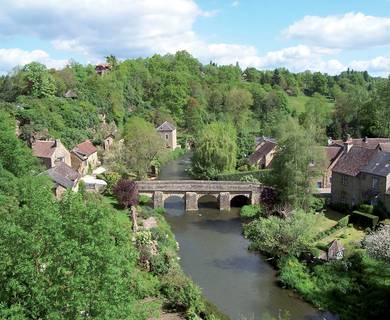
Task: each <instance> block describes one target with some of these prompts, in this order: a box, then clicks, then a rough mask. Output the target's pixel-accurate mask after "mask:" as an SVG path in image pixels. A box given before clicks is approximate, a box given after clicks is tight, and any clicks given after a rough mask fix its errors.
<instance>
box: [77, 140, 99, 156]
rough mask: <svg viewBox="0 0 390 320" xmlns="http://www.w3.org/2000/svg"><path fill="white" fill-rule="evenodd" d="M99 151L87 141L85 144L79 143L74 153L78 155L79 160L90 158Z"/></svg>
mask: <svg viewBox="0 0 390 320" xmlns="http://www.w3.org/2000/svg"><path fill="white" fill-rule="evenodd" d="M96 151H97V149H96V147H95V146H94V145H93V144H92V142H91V141H90V140H85V141H84V142H81V143H79V144H78V145H77V146H75V147H74V148H73V150H72V152H73V153H74V154H75V155H77V156H78V157H79V158H81V159H82V158H85V157H87V158H88V157H89V156H90V155H91V154H93V153H95V152H96Z"/></svg>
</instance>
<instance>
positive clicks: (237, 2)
mask: <svg viewBox="0 0 390 320" xmlns="http://www.w3.org/2000/svg"><path fill="white" fill-rule="evenodd" d="M239 5H240V1H238V0H237V1H233V2H232V4H231V6H232V7H238V6H239Z"/></svg>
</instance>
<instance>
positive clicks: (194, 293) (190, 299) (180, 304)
mask: <svg viewBox="0 0 390 320" xmlns="http://www.w3.org/2000/svg"><path fill="white" fill-rule="evenodd" d="M161 293H162V294H163V295H164V296H165V298H166V299H167V300H168V306H169V307H170V308H172V309H174V310H177V311H186V312H187V313H188V314H193V313H196V314H199V313H200V312H202V311H204V309H205V306H204V303H203V298H202V294H201V291H200V289H199V288H198V287H197V286H195V285H194V284H193V283H192V282H191V280H190V279H188V278H187V277H186V276H185V275H184V274H182V273H181V272H179V271H176V270H172V271H170V272H169V273H168V274H166V275H165V276H164V277H163V279H162V283H161Z"/></svg>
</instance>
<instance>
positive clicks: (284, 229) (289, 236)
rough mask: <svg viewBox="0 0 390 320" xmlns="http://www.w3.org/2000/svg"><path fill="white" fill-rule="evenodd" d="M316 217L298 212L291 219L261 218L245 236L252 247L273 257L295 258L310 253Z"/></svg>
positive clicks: (252, 224)
mask: <svg viewBox="0 0 390 320" xmlns="http://www.w3.org/2000/svg"><path fill="white" fill-rule="evenodd" d="M314 223H315V218H314V215H313V214H311V213H306V212H304V211H302V210H298V211H297V212H295V213H294V214H293V215H291V216H290V217H287V218H286V219H282V218H279V217H276V216H270V217H268V218H263V217H260V218H259V219H257V220H254V221H252V222H251V223H249V224H248V225H247V226H246V227H245V229H244V234H245V236H246V237H248V238H249V239H250V240H251V241H252V243H251V247H252V248H253V249H256V250H260V251H263V252H266V253H268V254H270V255H272V256H273V257H278V258H281V257H285V256H295V257H299V256H300V254H301V253H303V252H308V251H310V250H311V248H312V246H313V240H314V236H315V234H314V232H313V225H314Z"/></svg>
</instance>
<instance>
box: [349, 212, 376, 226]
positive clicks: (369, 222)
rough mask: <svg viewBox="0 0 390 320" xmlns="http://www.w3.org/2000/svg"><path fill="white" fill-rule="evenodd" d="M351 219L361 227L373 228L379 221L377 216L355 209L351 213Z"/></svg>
mask: <svg viewBox="0 0 390 320" xmlns="http://www.w3.org/2000/svg"><path fill="white" fill-rule="evenodd" d="M351 220H352V222H353V223H356V224H358V225H360V226H362V227H365V228H367V227H368V228H375V227H376V225H377V224H378V222H379V217H377V216H374V215H372V214H369V213H365V212H360V211H356V210H355V211H353V213H352V217H351Z"/></svg>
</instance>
